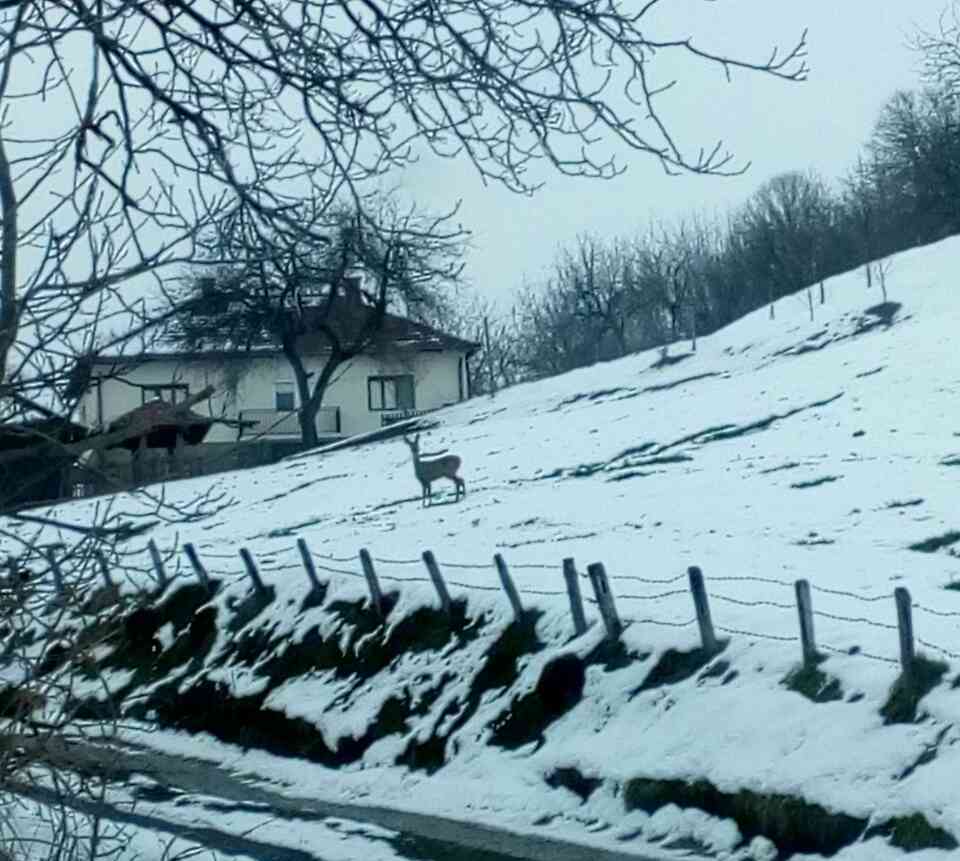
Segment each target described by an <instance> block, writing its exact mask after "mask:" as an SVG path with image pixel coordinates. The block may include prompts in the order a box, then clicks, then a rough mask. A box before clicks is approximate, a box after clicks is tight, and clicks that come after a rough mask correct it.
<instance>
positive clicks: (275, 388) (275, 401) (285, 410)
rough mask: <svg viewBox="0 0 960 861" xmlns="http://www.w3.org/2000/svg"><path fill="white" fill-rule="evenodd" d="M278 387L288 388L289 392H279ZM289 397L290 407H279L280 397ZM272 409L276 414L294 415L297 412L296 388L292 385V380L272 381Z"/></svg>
mask: <svg viewBox="0 0 960 861" xmlns="http://www.w3.org/2000/svg"><path fill="white" fill-rule="evenodd" d="M280 386H289V387H290V391H289V392H281V391H280V390H279V387H280ZM281 394H283V395H287V394H289V395H290V403H291V406H290V408H289V409H288V408H287V407H281V406H280V403H279V400H278V399H279V397H280V395H281ZM273 409H274V410H275V411H276V412H278V413H295V412H296V411H297V387H296V386H295V385H294V384H293V381H292V380H274V381H273Z"/></svg>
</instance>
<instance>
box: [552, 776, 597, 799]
mask: <svg viewBox="0 0 960 861" xmlns="http://www.w3.org/2000/svg"><path fill="white" fill-rule="evenodd" d="M544 782H545V783H546V784H547V786H549V787H550V788H551V789H557V788H558V787H561V786H562V787H563V788H564V789H569V790H570V791H571V792H572V793H574V795H577V796H579V797H580V800H581V801H582V802H586V801H587V799H588V798H590V796H591V795H593V793H594V792H596V791H597V790H598V789H599V788H600V787H601V786H603V781H602V780H601V779H600V778H598V777H587V776H586V775H584V774H583V773H582V772H581V771H580V769H578V768H555V769H554V770H553V771H551V772H550V773H549V774H548V775H547V776H546V777H545V778H544Z"/></svg>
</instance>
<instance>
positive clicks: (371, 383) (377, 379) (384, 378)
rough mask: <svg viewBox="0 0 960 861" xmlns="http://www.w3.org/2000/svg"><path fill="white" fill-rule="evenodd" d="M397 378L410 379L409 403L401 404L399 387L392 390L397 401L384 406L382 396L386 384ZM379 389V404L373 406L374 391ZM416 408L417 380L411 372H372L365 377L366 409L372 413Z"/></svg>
mask: <svg viewBox="0 0 960 861" xmlns="http://www.w3.org/2000/svg"><path fill="white" fill-rule="evenodd" d="M398 380H409V381H410V405H409V406H401V404H400V402H399V401H400V389H399V388H396V389H395V390H394V392H395V397H396V400H397V403H396V404H395V405H394V406H392V407H390V406H386V404H385V401H386V398H385V397H384V396H385V394H386V384H387V383H396V382H397V381H398ZM375 387H377V388H378V390H379V395H380V398H379V400H380V406H378V407H377V406H374V396H373V395H374V391H375V390H377V388H375ZM416 408H417V381H416V378H415V377H414V375H413V374H374V375H371V376H369V377H367V410H368V411H369V412H372V413H394V412H402V411H403V410H415V409H416Z"/></svg>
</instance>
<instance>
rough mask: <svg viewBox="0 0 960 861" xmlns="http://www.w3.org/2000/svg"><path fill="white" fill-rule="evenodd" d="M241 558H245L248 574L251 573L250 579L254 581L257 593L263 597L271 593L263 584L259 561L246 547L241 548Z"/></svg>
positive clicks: (244, 562)
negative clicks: (258, 566)
mask: <svg viewBox="0 0 960 861" xmlns="http://www.w3.org/2000/svg"><path fill="white" fill-rule="evenodd" d="M240 558H241V559H242V560H243V564H244V566H245V567H246V569H247V574H249V575H250V579H251V580H252V581H253V588H254V589H256V590H257V594H258V595H260V596H261V597H265V596H267V595H269V594H270V593H269V592H268V591H267V587H266V586H264V585H263V580H262V579H261V577H260V571H259V570H258V569H257V563H256V561H255V560H254V558H253V556H251V555H250V551H249V550H247V548H246V547H241V548H240Z"/></svg>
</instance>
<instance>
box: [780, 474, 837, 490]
mask: <svg viewBox="0 0 960 861" xmlns="http://www.w3.org/2000/svg"><path fill="white" fill-rule="evenodd" d="M841 478H843V476H842V475H824V476H821V477H820V478H812V479H810V481H795V482H793V484H791V485H790V487H792V488H793V489H794V490H806V489H807V488H809V487H819V486H820V485H821V484H831V483H832V482H834V481H839V480H840V479H841Z"/></svg>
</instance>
